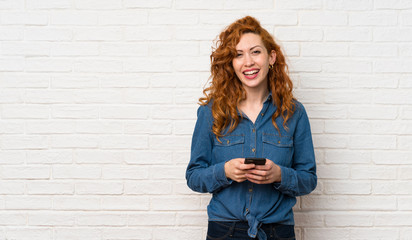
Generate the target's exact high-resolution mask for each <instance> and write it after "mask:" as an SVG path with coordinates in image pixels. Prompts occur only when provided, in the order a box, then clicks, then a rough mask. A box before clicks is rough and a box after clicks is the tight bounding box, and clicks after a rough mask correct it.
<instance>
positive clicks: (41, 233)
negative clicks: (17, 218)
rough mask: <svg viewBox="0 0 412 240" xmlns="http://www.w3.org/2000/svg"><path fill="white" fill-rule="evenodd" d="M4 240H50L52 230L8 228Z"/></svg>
mask: <svg viewBox="0 0 412 240" xmlns="http://www.w3.org/2000/svg"><path fill="white" fill-rule="evenodd" d="M5 236H6V239H19V240H52V239H53V237H52V236H53V230H52V229H50V228H44V227H42V228H32V227H31V228H23V227H22V226H20V227H17V228H8V229H7V230H6V233H5Z"/></svg>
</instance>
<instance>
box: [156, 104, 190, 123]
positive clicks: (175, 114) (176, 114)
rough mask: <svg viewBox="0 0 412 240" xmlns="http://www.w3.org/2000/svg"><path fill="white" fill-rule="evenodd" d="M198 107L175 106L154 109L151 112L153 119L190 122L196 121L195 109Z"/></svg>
mask: <svg viewBox="0 0 412 240" xmlns="http://www.w3.org/2000/svg"><path fill="white" fill-rule="evenodd" d="M197 107H198V106H196V105H193V106H191V107H186V106H184V105H182V106H176V107H174V108H170V107H156V108H153V109H152V111H151V116H152V118H153V119H173V120H190V119H192V120H193V119H196V109H197Z"/></svg>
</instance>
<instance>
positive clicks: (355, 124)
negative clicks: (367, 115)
mask: <svg viewBox="0 0 412 240" xmlns="http://www.w3.org/2000/svg"><path fill="white" fill-rule="evenodd" d="M372 132H373V131H372V126H371V124H370V122H368V121H348V120H326V121H325V133H342V134H345V133H350V134H367V133H372Z"/></svg>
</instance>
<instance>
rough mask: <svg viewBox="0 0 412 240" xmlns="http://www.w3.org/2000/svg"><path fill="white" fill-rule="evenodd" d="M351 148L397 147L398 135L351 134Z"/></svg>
mask: <svg viewBox="0 0 412 240" xmlns="http://www.w3.org/2000/svg"><path fill="white" fill-rule="evenodd" d="M349 148H350V149H395V148H396V137H394V136H379V135H375V136H371V135H369V136H365V135H363V136H361V135H359V136H351V137H350V140H349Z"/></svg>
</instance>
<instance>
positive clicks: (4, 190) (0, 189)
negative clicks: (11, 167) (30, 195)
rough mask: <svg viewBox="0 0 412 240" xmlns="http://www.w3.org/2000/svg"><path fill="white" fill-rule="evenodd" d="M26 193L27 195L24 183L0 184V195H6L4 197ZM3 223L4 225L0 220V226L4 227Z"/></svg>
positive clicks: (5, 182)
mask: <svg viewBox="0 0 412 240" xmlns="http://www.w3.org/2000/svg"><path fill="white" fill-rule="evenodd" d="M24 193H25V185H24V182H20V181H5V180H2V182H1V183H0V194H4V195H22V194H24ZM1 223H2V221H1V219H0V225H2V224H1ZM6 225H7V224H6Z"/></svg>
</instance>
